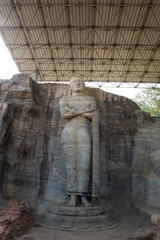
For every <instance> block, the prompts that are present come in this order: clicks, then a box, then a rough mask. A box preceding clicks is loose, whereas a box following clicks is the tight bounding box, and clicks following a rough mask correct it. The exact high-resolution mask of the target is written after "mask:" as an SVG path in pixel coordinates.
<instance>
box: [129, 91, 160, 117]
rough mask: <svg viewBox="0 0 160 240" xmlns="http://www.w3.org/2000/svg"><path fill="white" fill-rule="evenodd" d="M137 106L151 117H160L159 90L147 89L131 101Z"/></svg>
mask: <svg viewBox="0 0 160 240" xmlns="http://www.w3.org/2000/svg"><path fill="white" fill-rule="evenodd" d="M132 100H133V101H134V102H136V103H137V104H138V106H139V107H140V108H141V109H142V110H143V111H146V112H149V113H150V114H151V116H153V117H160V88H155V89H152V88H147V89H145V90H143V91H142V93H138V94H137V95H136V96H135V98H133V99H132Z"/></svg>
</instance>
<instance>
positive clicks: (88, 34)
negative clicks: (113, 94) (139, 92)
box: [0, 0, 160, 87]
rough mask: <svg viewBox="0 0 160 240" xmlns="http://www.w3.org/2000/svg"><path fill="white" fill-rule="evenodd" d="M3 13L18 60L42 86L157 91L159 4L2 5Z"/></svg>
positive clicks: (34, 1)
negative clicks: (76, 78)
mask: <svg viewBox="0 0 160 240" xmlns="http://www.w3.org/2000/svg"><path fill="white" fill-rule="evenodd" d="M106 2H107V3H106ZM0 9H1V11H0V33H1V35H2V37H3V39H4V41H5V43H6V45H7V47H8V48H9V50H10V52H11V54H12V56H13V59H14V61H15V62H16V64H17V66H18V68H19V70H20V72H22V73H28V74H30V75H31V77H32V78H34V79H36V80H38V81H41V82H46V81H53V82H68V81H69V79H70V77H71V76H73V75H80V76H82V77H83V78H84V81H86V82H95V85H96V86H103V85H105V84H106V83H107V82H109V83H112V85H113V86H115V87H123V85H124V84H125V83H129V84H130V86H132V87H139V86H140V84H141V83H145V84H149V83H152V84H153V85H154V87H156V86H159V85H158V84H159V83H160V0H151V1H150V0H145V1H143V0H138V1H137V0H130V1H128V0H124V1H123V3H122V1H120V0H114V1H113V0H110V1H105V0H104V1H103V0H67V1H66V0H54V1H51V0H21V1H18V0H0Z"/></svg>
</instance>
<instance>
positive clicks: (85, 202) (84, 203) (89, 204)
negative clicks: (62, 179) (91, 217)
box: [81, 196, 93, 207]
mask: <svg viewBox="0 0 160 240" xmlns="http://www.w3.org/2000/svg"><path fill="white" fill-rule="evenodd" d="M81 202H82V204H83V205H84V206H85V207H93V204H92V203H90V202H89V201H88V200H87V197H86V196H82V197H81Z"/></svg>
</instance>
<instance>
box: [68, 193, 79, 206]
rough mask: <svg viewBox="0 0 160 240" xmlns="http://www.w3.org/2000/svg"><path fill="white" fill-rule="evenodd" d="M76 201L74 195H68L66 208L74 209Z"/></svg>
mask: <svg viewBox="0 0 160 240" xmlns="http://www.w3.org/2000/svg"><path fill="white" fill-rule="evenodd" d="M76 200H77V198H76V195H75V194H71V195H70V199H69V201H68V203H67V206H70V207H75V206H76Z"/></svg>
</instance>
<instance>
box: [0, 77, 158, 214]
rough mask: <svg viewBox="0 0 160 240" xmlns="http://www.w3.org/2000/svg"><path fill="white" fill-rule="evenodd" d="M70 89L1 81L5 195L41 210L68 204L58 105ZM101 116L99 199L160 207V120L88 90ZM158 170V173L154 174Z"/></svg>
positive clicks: (17, 79) (0, 135)
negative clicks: (42, 206)
mask: <svg viewBox="0 0 160 240" xmlns="http://www.w3.org/2000/svg"><path fill="white" fill-rule="evenodd" d="M66 89H67V85H64V84H38V83H36V82H35V81H33V80H32V79H30V77H29V76H28V75H15V76H14V77H13V78H12V79H11V80H9V81H0V102H1V104H0V108H1V111H0V138H1V142H0V162H1V173H0V174H1V194H2V196H3V197H4V198H19V199H22V200H25V201H26V202H27V203H28V204H29V206H30V207H31V208H32V209H34V210H35V211H37V210H36V209H37V203H38V201H45V202H58V203H61V202H63V201H64V200H65V186H66V171H65V164H64V160H63V159H62V157H61V145H60V137H61V131H62V127H63V120H62V118H61V115H60V110H59V100H60V98H61V97H62V96H64V95H65V92H66ZM86 92H87V94H88V95H89V96H94V97H96V99H97V102H98V106H99V111H100V165H101V173H100V175H101V181H100V199H114V198H117V196H118V197H119V198H120V199H123V198H124V199H128V200H134V199H136V200H137V201H143V203H146V204H152V205H154V206H157V207H160V201H159V195H160V176H159V172H160V169H159V170H158V168H160V167H159V163H158V162H157V161H158V160H155V159H157V157H156V156H157V155H156V154H154V153H155V152H157V151H158V149H159V142H160V134H159V132H160V131H159V130H160V119H158V118H151V117H150V115H149V114H147V113H145V112H143V111H141V110H140V109H139V107H138V106H137V105H136V104H135V103H133V102H132V101H131V100H129V99H127V98H125V97H120V96H116V95H114V94H110V93H106V92H103V91H101V90H99V89H91V88H87V89H86ZM155 166H156V170H155Z"/></svg>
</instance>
